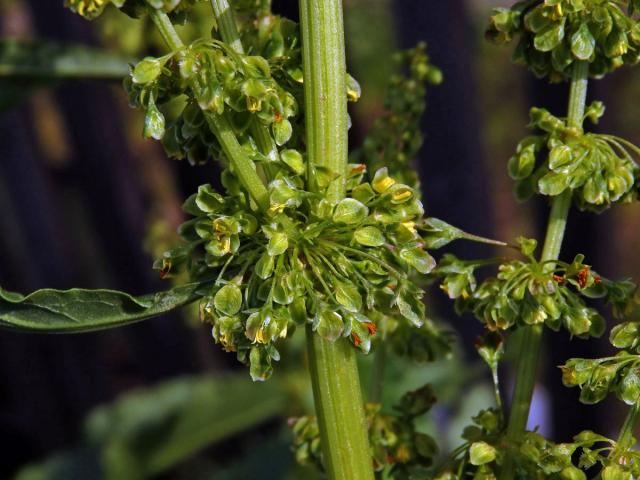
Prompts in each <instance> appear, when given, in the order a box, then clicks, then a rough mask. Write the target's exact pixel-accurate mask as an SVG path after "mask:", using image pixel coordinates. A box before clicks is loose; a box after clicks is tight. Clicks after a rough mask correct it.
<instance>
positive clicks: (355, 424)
mask: <svg viewBox="0 0 640 480" xmlns="http://www.w3.org/2000/svg"><path fill="white" fill-rule="evenodd" d="M300 27H301V33H302V50H303V67H304V99H305V115H306V117H305V121H306V134H307V149H308V150H307V151H308V182H309V186H310V188H311V189H314V190H316V191H317V190H319V186H318V182H317V181H316V178H315V168H316V167H319V166H321V167H325V168H326V169H328V170H329V171H331V172H332V173H333V174H334V180H333V181H332V182H331V185H330V186H329V188H328V191H327V198H328V200H330V201H333V202H337V201H339V200H341V199H342V198H343V197H344V196H345V176H346V170H347V161H348V160H347V155H348V145H347V142H348V140H347V104H346V85H345V77H346V61H345V46H344V26H343V20H342V1H341V0H300ZM307 346H308V353H309V369H310V375H311V381H312V386H313V395H314V400H315V406H316V413H317V417H318V424H319V428H320V436H321V442H322V451H323V457H324V463H325V468H326V470H327V473H328V477H329V478H330V479H333V480H339V479H347V478H348V479H350V480H372V479H373V478H374V476H373V466H372V459H371V451H370V448H369V440H368V437H367V425H366V420H365V415H364V409H363V402H362V392H361V389H360V379H359V375H358V366H357V363H356V351H355V349H354V348H353V347H352V346H351V345H350V344H349V342H348V341H347V340H346V339H339V340H337V341H335V342H329V341H327V340H325V339H323V338H321V337H320V336H319V335H317V334H316V333H314V332H313V331H312V329H311V327H308V328H307Z"/></svg>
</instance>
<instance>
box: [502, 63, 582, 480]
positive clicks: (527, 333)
mask: <svg viewBox="0 0 640 480" xmlns="http://www.w3.org/2000/svg"><path fill="white" fill-rule="evenodd" d="M588 80H589V64H588V63H586V62H577V63H576V64H575V65H574V67H573V72H572V78H571V90H570V94H569V106H568V115H567V123H568V125H569V126H571V127H575V128H577V129H580V130H582V123H583V119H584V110H585V105H586V97H587V84H588ZM570 207H571V190H569V189H567V190H565V191H564V192H563V193H561V194H560V195H558V196H557V197H556V198H555V199H554V200H553V203H552V206H551V212H550V214H549V222H548V225H547V234H546V237H545V241H544V247H543V249H542V256H541V261H543V262H544V261H549V260H557V259H558V257H559V256H560V249H561V247H562V241H563V239H564V233H565V228H566V225H567V217H568V215H569V209H570ZM546 268H547V269H549V270H550V269H553V268H554V265H553V262H551V263H549V264H548V265H547V267H546ZM543 329H544V325H542V324H539V325H531V326H528V327H525V328H524V332H523V335H522V337H521V344H520V349H519V350H518V352H519V359H518V364H517V367H516V373H517V376H516V385H515V390H514V393H513V400H512V403H511V412H510V414H509V424H508V426H507V440H509V441H510V443H511V442H514V441H517V440H518V439H519V438H520V436H521V435H522V434H523V433H524V431H525V430H526V428H527V421H528V419H529V410H530V408H531V398H532V397H533V390H534V387H535V382H536V370H537V367H538V358H539V356H540V348H541V345H542V334H543ZM514 476H515V463H514V459H513V457H512V455H511V454H509V453H508V454H507V457H506V459H505V463H504V466H503V469H502V472H501V476H500V478H501V480H512V479H513V478H514Z"/></svg>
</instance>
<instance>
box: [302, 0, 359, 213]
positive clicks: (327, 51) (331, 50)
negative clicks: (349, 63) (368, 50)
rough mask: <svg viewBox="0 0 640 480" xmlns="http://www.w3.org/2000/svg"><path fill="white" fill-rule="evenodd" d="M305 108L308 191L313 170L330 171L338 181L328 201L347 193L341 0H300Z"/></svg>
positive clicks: (346, 127) (332, 185)
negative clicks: (318, 168)
mask: <svg viewBox="0 0 640 480" xmlns="http://www.w3.org/2000/svg"><path fill="white" fill-rule="evenodd" d="M300 28H301V32H302V61H303V69H304V105H305V122H306V129H307V152H308V159H309V161H308V168H309V173H308V177H309V183H311V185H310V187H311V188H315V189H317V185H314V181H315V178H314V169H315V167H324V168H326V169H328V170H329V171H330V172H331V173H332V174H333V175H335V176H336V179H335V180H334V181H333V182H332V183H331V185H330V186H329V189H328V192H327V195H328V197H327V198H328V199H329V200H332V201H338V200H340V199H341V198H343V197H344V195H345V185H346V181H345V177H346V173H347V155H348V144H347V129H348V124H347V100H346V84H345V78H346V74H347V73H346V72H347V69H346V59H345V48H344V23H343V20H342V2H340V1H339V0H325V1H321V0H300Z"/></svg>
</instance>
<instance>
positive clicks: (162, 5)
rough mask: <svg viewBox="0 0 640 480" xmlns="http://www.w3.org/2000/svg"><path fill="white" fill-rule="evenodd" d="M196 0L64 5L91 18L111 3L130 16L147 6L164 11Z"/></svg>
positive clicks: (78, 0)
mask: <svg viewBox="0 0 640 480" xmlns="http://www.w3.org/2000/svg"><path fill="white" fill-rule="evenodd" d="M196 1H198V0H65V6H66V7H68V8H70V9H71V10H73V11H74V12H76V13H78V14H79V15H82V16H83V17H84V18H87V19H89V20H92V19H94V18H96V17H97V16H99V15H100V14H101V13H102V11H103V10H104V8H105V7H106V6H107V5H113V6H114V7H116V8H119V9H121V10H122V11H123V12H125V13H126V14H128V15H131V16H132V17H140V16H142V15H144V14H145V13H146V12H147V10H148V9H149V8H154V9H156V10H160V11H163V12H166V13H169V12H179V11H181V10H184V9H187V8H189V7H191V6H192V5H193V3H195V2H196Z"/></svg>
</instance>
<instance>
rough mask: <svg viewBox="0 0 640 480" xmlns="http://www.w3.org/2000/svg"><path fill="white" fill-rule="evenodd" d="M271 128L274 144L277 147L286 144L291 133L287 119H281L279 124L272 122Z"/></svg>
mask: <svg viewBox="0 0 640 480" xmlns="http://www.w3.org/2000/svg"><path fill="white" fill-rule="evenodd" d="M272 128H273V137H274V138H275V140H276V143H277V144H278V146H279V147H280V146H282V145H284V144H285V143H287V142H288V141H289V139H290V138H291V134H292V133H293V128H292V127H291V123H290V122H289V120H287V119H282V120H280V121H279V122H274V124H273V127H272Z"/></svg>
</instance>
